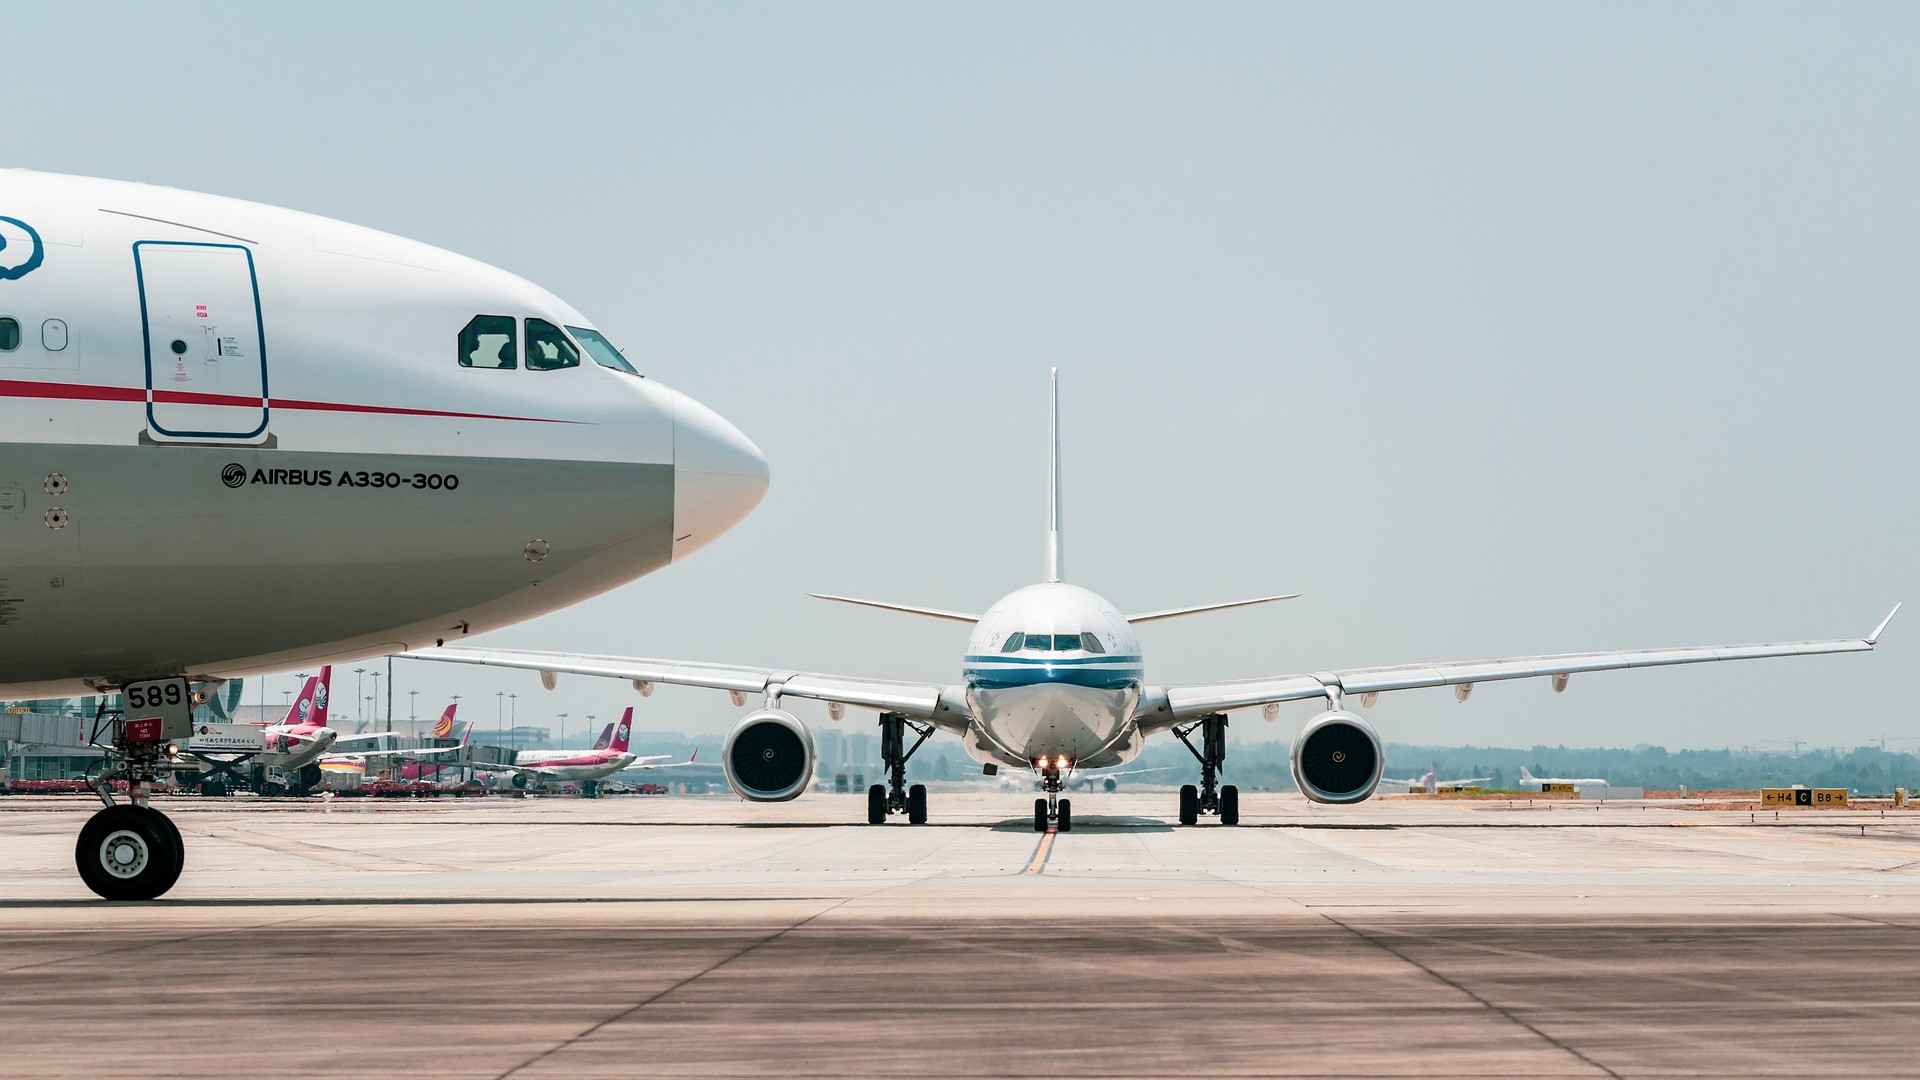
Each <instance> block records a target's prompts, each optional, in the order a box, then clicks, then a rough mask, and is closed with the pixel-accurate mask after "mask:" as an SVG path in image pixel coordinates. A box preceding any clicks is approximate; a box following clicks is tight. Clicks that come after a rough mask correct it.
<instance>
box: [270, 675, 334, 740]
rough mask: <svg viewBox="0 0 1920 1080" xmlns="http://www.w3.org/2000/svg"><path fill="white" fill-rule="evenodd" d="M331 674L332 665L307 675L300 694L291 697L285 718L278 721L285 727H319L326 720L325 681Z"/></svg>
mask: <svg viewBox="0 0 1920 1080" xmlns="http://www.w3.org/2000/svg"><path fill="white" fill-rule="evenodd" d="M332 674H333V668H332V667H323V668H321V669H320V674H318V675H309V676H307V681H306V682H305V683H303V684H301V687H300V696H299V697H296V698H294V699H293V704H292V705H290V706H288V707H287V716H286V719H284V720H282V721H280V723H281V724H283V725H285V726H287V727H303V726H313V727H319V726H321V725H323V724H325V723H326V722H327V682H328V677H329V676H331V675H332Z"/></svg>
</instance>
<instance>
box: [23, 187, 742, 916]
mask: <svg viewBox="0 0 1920 1080" xmlns="http://www.w3.org/2000/svg"><path fill="white" fill-rule="evenodd" d="M473 227H474V228H475V229H487V230H497V229H499V228H501V227H503V226H502V224H501V223H500V222H498V221H484V222H474V223H473ZM507 227H511V226H507ZM572 242H573V241H572V239H571V238H569V239H568V243H572ZM0 461H4V463H5V465H4V467H0V612H4V613H5V615H4V617H3V618H0V699H4V700H24V699H31V698H42V697H61V696H69V695H76V694H111V693H116V692H118V693H120V694H121V695H122V697H123V698H124V699H125V700H127V701H129V702H132V703H134V706H135V710H136V713H135V715H132V716H130V717H129V720H130V721H131V722H129V723H126V724H115V725H113V727H112V730H113V731H114V732H115V734H114V736H113V738H112V740H111V745H105V746H103V747H102V748H103V749H105V750H107V751H108V752H109V753H110V754H111V756H112V758H113V760H114V761H115V762H116V766H117V767H116V769H115V770H114V772H113V773H112V774H110V778H112V779H125V780H127V781H129V790H130V795H131V799H130V803H131V805H127V806H113V805H109V806H108V807H107V809H105V810H103V811H101V812H100V813H99V814H97V815H95V816H94V818H93V819H92V820H90V821H89V822H88V823H87V825H86V826H85V827H84V828H83V829H82V831H81V838H80V842H79V844H78V845H77V850H76V860H77V863H78V865H79V868H80V873H81V876H82V878H83V879H84V880H85V881H86V883H87V885H88V887H90V888H92V889H93V890H94V891H95V892H97V893H99V894H101V895H102V896H107V897H111V898H116V899H136V898H151V897H154V896H158V895H160V894H161V893H164V892H165V891H166V890H167V889H168V888H170V887H171V886H172V884H173V882H174V880H175V879H176V878H177V877H178V875H179V872H180V868H181V858H182V845H181V842H180V838H179V832H178V830H177V829H175V828H174V827H173V826H172V824H171V823H170V822H168V821H167V819H166V818H165V816H164V815H161V814H159V813H157V812H155V811H154V810H152V809H151V808H149V807H148V806H147V805H146V803H147V793H148V791H149V789H150V785H151V783H152V781H153V779H154V778H155V776H156V775H157V774H158V772H159V771H160V769H161V768H162V765H161V763H162V761H163V759H164V758H165V756H166V749H167V747H169V746H170V745H172V743H173V739H174V738H175V737H176V734H175V733H176V732H184V731H186V730H187V729H188V726H189V724H190V723H191V719H190V716H189V715H187V714H186V713H185V712H184V710H186V709H188V708H190V702H189V701H188V700H187V699H188V698H189V697H190V696H191V694H192V693H194V692H198V693H202V694H204V693H207V692H209V691H210V690H212V688H214V687H215V686H217V684H219V683H220V682H221V681H223V680H226V679H231V678H234V677H236V676H239V675H248V674H255V673H266V672H273V671H284V670H287V669H289V668H296V667H302V666H305V665H309V664H319V663H326V662H332V661H342V660H347V659H352V658H358V657H364V656H371V655H377V654H383V653H390V652H394V651H398V650H401V649H405V648H408V647H410V646H416V645H425V644H429V643H433V642H439V641H444V640H448V639H458V638H460V637H463V636H465V635H466V634H468V633H470V632H477V631H483V630H490V629H495V628H498V627H502V626H506V625H508V624H511V623H514V622H518V621H520V620H522V619H527V618H530V617H532V616H535V615H540V614H543V613H545V612H549V611H553V610H555V609H558V608H561V607H565V606H566V605H568V604H571V603H574V602H575V601H578V600H582V599H585V598H586V597H589V596H593V595H596V594H598V593H601V592H604V591H606V590H607V589H610V588H613V587H615V586H617V585H621V584H624V583H626V582H628V581H631V580H633V579H634V578H637V577H639V576H641V575H642V574H646V573H648V572H650V571H653V570H656V569H659V568H660V567H662V566H665V565H667V564H668V563H670V562H673V561H676V560H678V559H681V558H685V557H686V556H687V555H689V554H691V553H692V552H694V551H696V550H698V549H699V548H701V547H703V546H705V545H706V544H708V543H711V542H712V541H713V540H714V538H715V537H717V536H719V535H720V534H721V533H723V532H725V531H726V530H727V529H728V528H730V527H731V526H732V525H733V524H734V523H735V522H737V521H739V520H740V519H741V518H742V517H744V516H745V515H746V514H747V513H748V512H749V511H751V510H752V509H753V507H754V506H755V505H756V504H757V503H758V502H759V501H760V498H761V496H762V494H763V493H764V492H765V490H766V486H767V466H766V460H765V458H764V457H762V455H761V454H760V451H759V450H758V448H756V447H755V446H754V445H753V443H752V442H750V441H749V440H748V439H747V438H746V437H745V436H743V435H742V434H741V433H740V432H739V431H737V430H735V429H734V427H733V426H732V425H730V424H728V423H727V422H726V421H725V420H723V419H721V418H720V417H719V416H718V415H716V414H715V413H713V412H712V411H711V410H709V409H707V408H706V407H704V406H702V405H700V404H699V403H697V402H695V401H693V400H691V399H689V398H687V397H686V396H684V395H682V394H679V393H676V392H674V391H673V390H671V389H669V388H667V387H665V386H663V385H661V384H660V383H659V382H657V381H655V380H653V379H648V378H644V377H643V376H642V375H641V374H640V372H639V370H638V369H637V368H636V367H635V366H634V365H633V364H632V363H631V362H630V361H629V360H628V358H627V357H626V356H624V355H623V354H621V352H620V351H619V350H618V349H616V348H615V347H614V346H613V345H612V344H611V343H610V342H609V341H608V339H607V338H606V337H605V336H604V335H603V334H602V333H600V331H599V330H597V329H595V328H594V326H593V324H592V322H590V321H589V320H588V319H587V318H586V317H585V316H584V315H582V314H581V313H580V312H578V311H576V310H575V309H574V308H573V307H571V306H570V305H568V304H567V303H566V302H565V301H563V300H561V299H560V298H559V297H557V296H554V295H553V294H552V293H549V292H547V291H546V290H544V289H541V288H539V287H538V286H535V285H532V284H530V283H528V282H526V281H524V280H522V279H520V278H517V277H514V276H513V275H511V274H508V273H506V272H504V271H501V270H498V269H495V268H494V267H491V266H487V265H485V264H482V263H478V262H475V261H473V260H471V259H466V258H462V257H460V256H458V255H454V254H451V253H449V252H446V251H442V250H440V249H437V248H433V247H428V246H427V245H424V244H419V243H414V242H412V241H408V240H403V239H400V238H399V237H396V236H390V235H387V234H385V233H379V232H375V231H373V230H370V229H364V228H360V227H357V226H353V225H348V224H345V223H342V222H338V221H330V220H327V219H325V218H321V217H316V216H313V215H311V214H303V213H297V212H294V211H290V210H281V209H276V208H273V207H268V206H261V205H258V204H254V203H246V202H239V201H236V200H232V199H223V198H218V197H215V196H211V195H201V194H195V193H193V192H187V191H178V190H174V189H170V188H160V187H149V186H145V185H140V184H129V183H122V182H118V181H111V180H95V179H87V178H84V177H72V176H55V175H48V174H43V173H34V172H26V171H21V170H0ZM196 687H197V690H196V689H195V688H196ZM100 790H101V791H102V792H106V791H109V790H110V789H109V788H108V787H107V786H106V785H104V784H103V785H102V787H101V788H100ZM108 801H109V802H111V799H109V800H108Z"/></svg>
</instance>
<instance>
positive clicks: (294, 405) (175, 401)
mask: <svg viewBox="0 0 1920 1080" xmlns="http://www.w3.org/2000/svg"><path fill="white" fill-rule="evenodd" d="M0 397H16V398H46V399H53V400H60V401H138V402H143V401H146V400H147V392H146V391H145V390H141V389H139V388H137V387H132V386H94V385H91V384H88V383H50V382H28V381H26V380H22V379H0ZM153 400H154V401H155V402H156V403H159V404H163V405H215V406H221V407H224V408H235V409H258V408H261V407H262V406H263V402H262V401H261V399H259V398H257V397H243V396H241V395H239V394H196V393H189V392H187V391H184V390H161V389H155V390H154V392H153ZM264 404H265V405H267V406H271V407H272V408H276V409H293V410H297V411H301V412H344V413H363V414H367V415H372V416H439V417H445V418H448V419H454V420H517V421H520V422H522V423H527V424H578V423H581V422H582V421H579V420H553V419H548V418H546V417H540V416H506V415H502V414H500V413H476V412H455V411H452V410H447V409H409V408H404V407H401V406H398V405H355V404H350V403H348V402H343V401H299V400H295V399H292V398H272V399H269V400H268V401H266V402H265V403H264Z"/></svg>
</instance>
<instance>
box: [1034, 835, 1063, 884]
mask: <svg viewBox="0 0 1920 1080" xmlns="http://www.w3.org/2000/svg"><path fill="white" fill-rule="evenodd" d="M1058 835H1059V832H1058V830H1055V829H1048V830H1047V832H1046V835H1045V836H1042V837H1041V838H1040V843H1039V844H1037V845H1035V847H1034V849H1033V861H1032V862H1029V863H1027V869H1026V873H1027V874H1038V873H1041V872H1042V871H1044V870H1045V869H1046V868H1047V856H1048V855H1050V854H1052V853H1053V838H1054V837H1055V836H1058Z"/></svg>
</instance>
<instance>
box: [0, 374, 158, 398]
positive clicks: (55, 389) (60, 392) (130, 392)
mask: <svg viewBox="0 0 1920 1080" xmlns="http://www.w3.org/2000/svg"><path fill="white" fill-rule="evenodd" d="M0 397H30V398H62V399H65V400H69V401H145V400H147V393H146V391H144V390H136V389H134V388H132V387H130V386H89V385H87V384H86V383H43V382H24V381H22V380H19V379H0Z"/></svg>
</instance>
